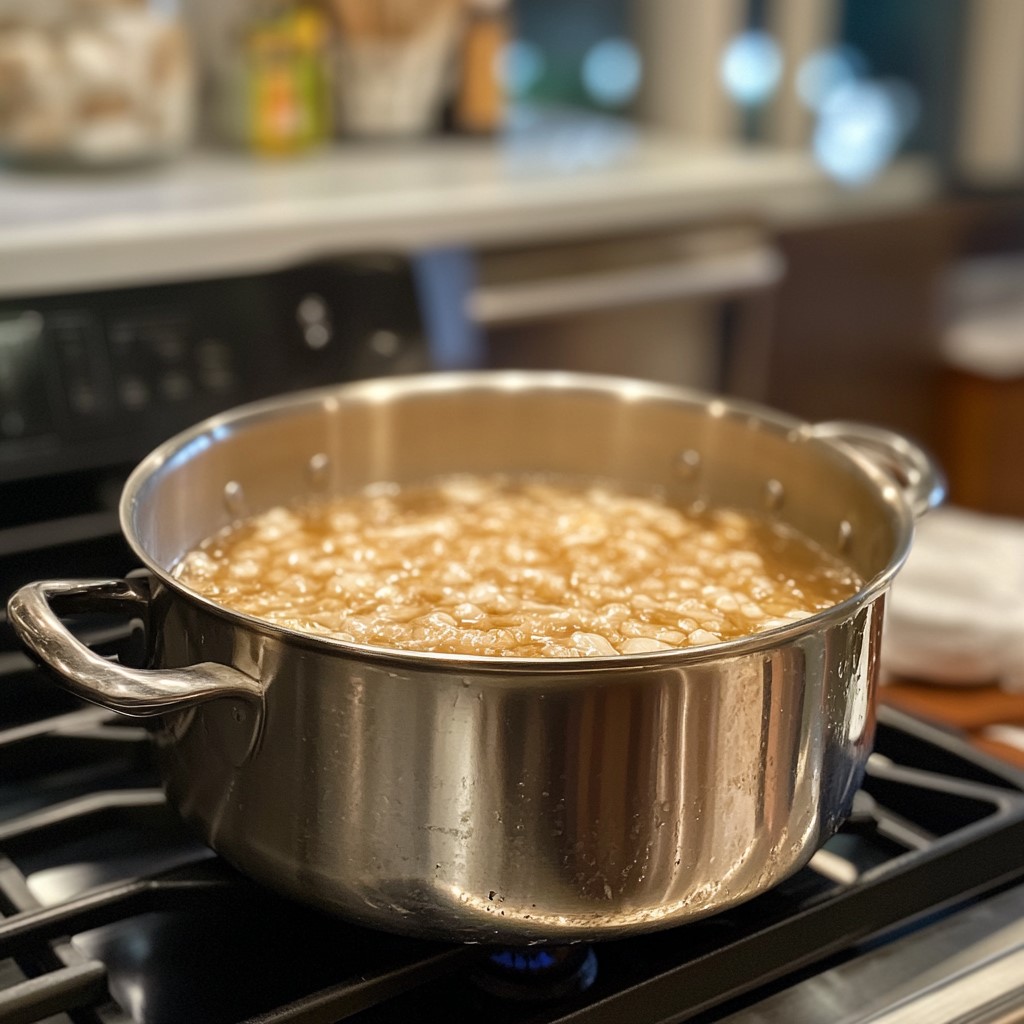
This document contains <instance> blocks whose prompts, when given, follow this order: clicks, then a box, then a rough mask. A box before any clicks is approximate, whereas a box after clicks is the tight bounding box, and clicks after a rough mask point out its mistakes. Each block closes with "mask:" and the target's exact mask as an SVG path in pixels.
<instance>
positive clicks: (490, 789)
mask: <svg viewBox="0 0 1024 1024" xmlns="http://www.w3.org/2000/svg"><path fill="white" fill-rule="evenodd" d="M154 609H155V610H156V611H157V613H158V615H159V616H160V617H162V620H163V621H162V624H161V627H160V628H159V629H158V630H156V631H155V635H156V636H159V637H161V638H163V639H162V642H161V647H160V649H159V650H158V651H156V652H155V654H154V657H155V659H156V660H157V661H158V662H159V663H161V664H164V665H175V664H179V663H181V664H187V663H190V662H194V661H195V660H196V658H197V655H198V646H199V645H198V643H197V640H199V639H200V638H201V641H202V649H203V655H204V657H206V658H213V659H214V660H216V659H218V658H220V657H223V658H224V659H225V660H233V661H234V663H235V664H236V665H238V666H239V667H241V668H243V669H245V667H246V664H247V663H248V667H249V669H250V671H252V672H253V674H254V675H255V674H258V675H259V676H260V678H262V679H263V680H265V682H266V702H265V720H264V721H263V722H262V723H261V724H260V726H259V729H260V733H261V735H260V737H259V738H258V739H256V740H255V741H254V737H253V735H252V731H253V729H254V727H255V725H254V723H253V721H252V718H251V716H249V717H247V716H246V715H245V714H244V713H241V710H244V709H241V710H240V709H239V707H238V705H237V702H235V703H232V702H226V701H216V702H212V703H210V704H208V705H205V706H203V707H199V708H196V709H195V710H194V711H189V712H188V713H186V714H187V717H186V716H169V717H168V719H167V720H166V723H165V727H164V733H163V742H161V744H160V746H161V748H162V750H163V758H164V768H165V774H166V777H167V780H168V788H169V791H170V794H171V799H172V800H173V801H174V803H175V804H176V805H177V806H178V807H179V808H180V809H181V811H182V813H183V814H185V816H186V817H189V818H191V819H193V820H194V821H196V823H197V824H198V825H199V827H200V829H201V830H202V831H203V832H204V834H205V835H206V836H207V837H208V838H209V840H210V842H211V844H212V845H213V846H214V847H215V848H216V849H217V850H218V851H219V852H220V853H222V854H223V855H224V856H225V857H227V858H228V859H229V860H231V861H232V862H234V863H235V864H236V866H238V867H239V868H240V869H241V870H243V871H245V872H247V873H249V874H251V875H253V876H254V877H256V878H259V879H261V880H263V881H265V882H267V883H268V884H271V885H274V886H275V887H277V888H279V889H283V890H284V891H285V892H287V893H289V894H290V895H292V896H295V897H298V898H299V899H303V900H306V901H309V902H312V903H315V904H317V905H319V906H321V907H324V908H325V909H330V910H332V911H334V912H337V913H341V914H343V915H345V916H347V917H351V918H354V919H358V920H361V921H363V922H364V923H367V924H370V925H373V926H376V927H380V928H384V929H386V930H390V931H403V930H408V931H410V932H414V933H415V934H417V935H428V936H433V937H436V938H439V939H445V940H464V941H490V942H499V941H500V942H523V941H540V940H545V941H573V940H579V939H584V938H594V937H600V938H611V937H614V936H615V935H617V934H625V933H626V932H629V931H635V930H637V928H642V929H654V928H660V927H668V926H671V925H673V924H676V923H679V922H680V921H681V920H684V919H685V920H690V919H692V918H694V917H695V916H700V915H704V914H709V913H713V912H715V911H718V910H720V909H722V908H724V907H726V906H729V905H731V904H733V903H736V902H740V901H742V900H744V899H746V898H749V897H750V896H751V895H753V894H755V893H756V892H759V891H761V890H763V889H764V888H766V887H767V886H769V885H771V884H774V883H775V882H777V881H779V880H780V879H781V878H783V877H784V876H785V875H787V874H789V873H791V872H792V871H794V870H795V869H796V868H798V867H799V866H801V865H802V864H803V863H805V862H806V860H807V859H808V858H809V857H810V856H811V854H812V853H813V851H814V850H815V849H816V847H817V846H818V845H820V843H821V842H823V841H824V839H825V838H826V837H827V836H828V835H829V834H831V832H832V831H834V829H835V828H836V827H837V826H838V823H839V822H840V821H841V820H842V819H843V818H844V817H845V816H846V815H847V814H848V812H849V808H850V804H851V801H852V798H853V793H854V792H855V790H856V788H857V786H858V784H859V782H860V778H861V775H862V772H863V765H864V762H865V760H866V757H867V753H868V751H869V749H870V743H871V740H872V737H873V712H872V710H871V709H872V707H873V699H872V698H873V689H874V685H875V676H876V674H877V665H876V664H875V659H874V658H873V657H872V658H869V657H867V656H866V652H868V651H869V650H870V649H873V648H872V644H873V642H874V644H875V645H876V644H877V632H878V629H879V626H880V620H881V610H882V599H881V598H877V599H876V600H875V601H874V602H871V603H869V604H866V605H865V606H864V607H863V608H861V609H860V611H859V612H858V613H857V614H856V615H854V616H851V617H850V618H848V619H845V620H842V621H841V622H838V623H836V624H834V625H832V626H831V627H829V628H828V629H827V630H824V631H819V632H817V633H814V634H811V635H808V636H804V637H801V638H798V639H796V640H793V641H792V642H790V643H787V644H782V645H777V646H774V647H772V648H770V649H768V650H766V651H763V652H758V653H750V654H745V655H740V656H736V657H732V658H728V659H717V660H714V659H710V658H709V662H708V664H707V665H706V666H705V665H702V664H699V663H698V664H695V665H692V666H686V667H665V668H664V669H663V670H660V671H653V670H652V668H651V667H650V666H648V667H646V668H645V669H643V670H642V671H630V670H629V669H628V668H627V669H624V670H623V671H622V672H621V673H613V672H607V671H606V672H604V673H600V674H598V673H594V672H588V671H587V670H586V666H585V664H582V665H581V667H580V669H579V670H578V671H577V670H575V669H570V670H566V669H565V666H564V665H563V666H560V669H559V671H558V672H557V673H556V672H554V671H553V672H551V673H548V674H544V673H538V672H536V671H535V670H534V671H531V672H530V673H529V674H524V675H522V676H519V675H516V674H515V673H511V672H509V671H508V666H507V665H506V666H504V667H503V671H502V673H500V674H495V673H489V672H484V671H479V670H469V671H463V672H451V671H447V672H438V671H431V669H430V667H429V666H424V665H415V664H410V665H408V666H406V665H399V664H398V663H388V662H386V661H380V660H374V659H372V658H370V659H357V658H353V659H351V660H350V661H349V662H348V663H347V664H346V665H345V667H344V669H343V670H342V671H339V664H338V661H337V659H336V658H332V657H331V655H330V654H329V653H324V654H321V653H319V652H317V651H316V650H314V649H311V648H307V647H303V646H302V645H294V644H291V643H289V642H287V641H285V640H282V639H281V638H278V637H271V636H259V635H255V634H252V633H249V632H246V634H245V636H244V638H238V637H233V636H232V629H233V627H232V625H231V623H230V622H228V621H226V620H218V619H217V618H216V617H215V616H212V615H211V614H210V613H209V612H207V611H206V610H205V609H200V608H197V607H196V606H193V605H189V604H187V603H186V602H183V601H181V600H180V598H177V597H176V596H175V595H174V594H173V593H172V592H170V591H169V590H163V591H162V592H160V593H158V595H157V598H156V600H155V601H154ZM221 647H222V648H223V650H218V648H221ZM240 648H244V651H241V650H240ZM242 654H244V656H240V655H242ZM851 694H860V695H862V697H861V711H860V712H859V713H856V714H855V713H853V712H852V711H851V696H850V695H851ZM229 705H230V706H229ZM158 738H159V737H158ZM239 751H242V752H246V751H249V753H248V754H245V756H243V758H242V759H241V760H239V757H238V752H239ZM232 752H234V753H232ZM406 921H407V922H409V924H408V928H406V927H405V926H404V924H403V922H406Z"/></svg>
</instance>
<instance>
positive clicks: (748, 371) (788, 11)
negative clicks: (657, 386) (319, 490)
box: [0, 0, 1024, 522]
mask: <svg viewBox="0 0 1024 1024" xmlns="http://www.w3.org/2000/svg"><path fill="white" fill-rule="evenodd" d="M0 153H2V162H0V482H2V483H3V484H5V485H6V484H9V483H11V482H16V481H21V480H26V479H29V478H32V479H35V480H42V479H50V480H54V481H57V480H60V481H61V484H60V493H61V494H62V495H65V496H66V495H67V494H68V493H69V489H68V488H67V486H66V475H67V474H75V473H82V472H86V471H88V472H89V473H90V474H91V475H90V476H89V478H88V479H89V480H90V481H94V480H95V479H101V480H108V478H109V480H110V481H113V480H115V479H116V478H117V476H118V473H120V472H122V470H123V468H124V467H126V466H128V465H130V464H131V463H132V462H133V461H134V460H135V459H137V458H138V457H139V456H140V455H141V454H143V453H144V452H145V451H146V450H147V449H148V447H150V446H151V445H152V444H154V443H156V442H157V441H159V440H160V439H162V438H163V437H165V436H167V435H169V434H170V433H172V432H174V431H175V430H178V429H181V428H183V427H184V426H187V425H188V424H190V423H192V422H195V421H196V420H198V419H199V418H201V417H203V416H205V415H208V414H209V413H211V412H213V411H216V410H217V409H220V408H224V407H227V406H229V405H234V404H237V403H238V402H240V401H244V400H247V399H249V398H253V397H257V396H259V395H262V394H268V393H272V392H275V391H280V390H283V389H289V388H295V387H304V386H309V385H312V384H318V383H327V382H330V381H333V380H339V379H347V378H351V377H360V376H370V375H375V374H382V373H397V372H409V371H417V370H421V369H432V368H451V367H474V366H531V367H556V368H569V369H582V370H592V371H597V372H611V373H620V374H626V375H630V376H638V377H645V378H651V379H656V380H661V381H665V382H669V383H675V384H686V385H691V386H694V387H698V388H702V389H709V390H715V391H722V392H726V393H730V394H736V395H743V396H747V397H750V398H754V399H756V400H759V401H763V402H766V403H769V404H771V405H774V406H777V407H779V408H782V409H785V410H788V411H790V412H792V413H794V414H796V415H798V416H801V417H804V418H807V419H811V420H821V419H832V418H856V419H861V420H866V421H869V422H875V423H881V424H884V425H887V426H891V427H895V428H898V429H900V430H903V431H905V432H907V433H909V434H911V435H913V436H915V437H917V438H918V439H919V440H921V441H923V442H924V443H925V444H926V445H928V446H930V447H932V448H933V449H934V450H936V451H937V452H938V453H939V454H940V456H941V458H942V460H943V461H944V462H945V464H946V467H947V469H948V472H949V475H950V478H951V482H952V492H953V497H954V499H955V500H956V501H957V502H958V503H960V504H963V505H967V506H969V507H973V508H978V509H984V510H988V511H995V512H1008V513H1014V514H1022V513H1024V477H1022V476H1021V474H1019V473H1018V472H1017V470H1016V467H1017V466H1018V465H1019V464H1020V460H1021V455H1022V452H1021V447H1022V445H1024V440H1022V438H1024V403H1022V401H1021V398H1022V396H1024V383H1022V381H1024V330H1022V327H1024V298H1022V296H1024V287H1021V286H1022V285H1024V259H1022V246H1024V4H1022V3H1020V2H1019V0H895V2H890V3H885V4H882V3H878V2H875V0H716V2H715V3H714V4H707V3H698V2H696V0H694V2H690V0H291V2H289V0H220V2H218V3H208V2H203V0H181V2H176V0H0ZM55 486H56V485H55ZM105 486H107V485H105ZM113 487H114V485H113V483H110V484H109V486H108V490H111V491H112V490H113ZM40 500H44V499H40ZM61 500H62V501H66V500H68V499H67V498H66V497H63V498H62V499H61ZM12 515H15V517H16V519H17V521H18V522H20V521H21V518H24V516H25V515H26V514H25V513H22V512H18V513H16V514H15V513H12ZM19 517H20V518H19Z"/></svg>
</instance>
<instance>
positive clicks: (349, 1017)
mask: <svg viewBox="0 0 1024 1024" xmlns="http://www.w3.org/2000/svg"><path fill="white" fill-rule="evenodd" d="M98 640H99V644H100V647H101V649H103V650H106V651H108V652H109V651H112V650H114V649H115V648H117V647H118V646H119V645H120V644H121V642H122V641H123V637H119V636H117V635H115V634H114V633H110V632H108V634H107V635H105V636H101V637H99V638H98ZM42 676H43V670H41V669H36V668H33V667H31V666H30V665H29V663H28V662H27V661H26V660H25V659H23V658H22V657H21V656H20V655H19V654H17V653H14V652H9V653H6V654H0V681H2V683H3V685H4V687H5V693H6V694H7V700H5V702H4V705H3V709H2V710H0V904H2V907H0V909H2V912H3V914H4V920H2V921H0V1021H3V1022H14V1024H17V1022H23V1021H24V1022H30V1021H38V1020H42V1019H47V1021H48V1022H49V1021H50V1019H51V1018H52V1020H53V1022H54V1024H57V1022H59V1024H86V1022H89V1024H185V1022H188V1024H238V1022H242V1021H244V1022H247V1024H333V1022H336V1021H341V1020H346V1021H352V1022H355V1024H384V1022H388V1024H390V1022H394V1021H403V1022H410V1024H415V1022H416V1021H421V1020H422V1021H426V1020H433V1019H436V1018H437V1016H438V1015H440V1016H442V1017H444V1018H445V1019H449V1020H463V1019H465V1020H477V1019H487V1020H488V1021H489V1024H517V1022H530V1024H542V1022H544V1024H552V1022H556V1021H557V1022H572V1024H621V1022H623V1021H626V1020H628V1021H631V1022H635V1024H643V1022H652V1024H653V1022H667V1021H687V1020H699V1021H713V1020H715V1019H717V1018H718V1017H720V1016H721V1015H723V1014H725V1013H726V1012H727V1011H731V1010H734V1009H735V1008H736V1006H737V1005H742V999H743V998H744V997H745V996H746V997H748V998H750V997H752V996H751V995H750V994H753V993H756V994H757V995H758V997H760V995H761V994H763V993H764V992H766V991H769V990H770V989H771V986H772V985H773V984H775V985H777V984H778V983H779V980H780V979H792V978H793V977H796V976H798V975H799V973H800V972H801V971H806V970H808V969H810V968H815V969H816V968H817V967H819V966H821V965H824V964H826V963H829V962H835V960H836V958H837V957H843V956H849V955H851V954H852V952H853V951H855V950H858V949H859V950H863V948H864V947H865V945H866V944H868V943H871V942H881V941H885V936H886V934H887V933H892V932H893V931H894V930H896V929H906V928H908V927H913V926H914V923H915V922H919V921H920V920H921V919H923V918H925V917H933V916H934V915H936V914H939V913H942V912H944V911H947V910H948V909H950V908H951V907H953V906H957V905H961V904H963V903H964V902H966V901H969V900H971V899H973V898H976V897H978V896H979V895H981V894H984V893H987V892H991V891H994V890H996V889H998V888H999V887H1001V886H1004V885H1007V884H1009V883H1011V882H1013V881H1015V880H1017V879H1020V878H1022V877H1024V855H1022V851H1024V779H1022V777H1021V775H1020V773H1017V772H1015V771H1014V770H1013V769H1012V768H1010V767H1008V766H1004V765H1001V764H999V763H998V762H996V761H994V760H992V759H989V758H986V757H985V756H984V755H981V754H980V753H978V752H976V751H974V750H973V749H972V748H970V747H969V746H968V745H966V744H965V743H963V742H962V741H961V740H959V739H958V738H957V737H955V736H952V735H950V734H947V733H944V732H941V731H939V730H937V729H935V728H933V727H930V726H927V725H925V724H922V723H920V722H917V721H915V720H913V719H910V718H908V717H906V716H904V715H901V714H899V713H897V712H894V711H892V710H889V709H884V708H883V709H882V710H881V712H880V726H879V733H878V741H877V745H876V751H877V752H876V754H875V755H873V757H872V759H871V763H870V766H869V770H868V775H867V778H866V780H865V785H864V789H863V791H862V793H861V794H859V796H858V800H857V804H856V807H855V811H854V815H853V817H852V818H851V820H850V822H849V823H848V824H847V825H846V826H845V827H844V828H843V830H842V831H841V832H840V834H839V835H837V836H835V837H834V838H833V839H832V840H830V841H829V843H828V844H827V845H826V847H825V851H824V853H822V854H820V855H818V856H817V857H816V858H815V860H814V861H813V862H812V865H811V866H810V867H808V868H805V869H803V870H802V871H800V872H798V873H797V874H795V875H794V876H792V877H791V878H790V879H787V880H786V881H784V882H783V883H782V884H781V885H779V886H778V887H776V888H775V889H773V890H771V891H769V892H767V893H765V894H763V895H762V896H760V897H758V898H756V899H754V900H752V901H750V902H749V903H747V904H744V905H742V906H740V907H737V908H734V909H733V910H730V911H728V912H726V913H724V914H721V915H718V916H716V917H713V918H709V919H707V920H704V921H699V922H696V923H694V924H691V925H687V926H684V927H680V928H676V929H672V930H670V931H665V932H659V933H654V934H652V935H645V936H639V937H636V938H631V939H624V940H617V941H613V942H606V943H601V944H599V945H598V946H597V947H596V949H595V957H596V963H597V974H596V978H595V980H594V982H593V984H592V985H591V986H590V987H589V988H586V990H585V991H578V989H577V988H576V987H573V986H569V989H568V994H565V995H563V996H562V997H561V998H557V999H552V1000H548V1001H544V1000H538V1001H524V1000H521V999H507V998H502V997H501V996H500V995H495V994H494V992H493V990H489V987H488V986H485V985H480V984H477V983H475V982H474V978H475V977H477V976H478V975H479V972H480V971H481V969H482V968H483V966H484V964H485V962H486V960H487V957H488V956H489V955H490V953H491V951H489V950H486V949H483V948H481V947H473V946H445V945H442V944H436V943H426V942H420V941H416V940H412V939H406V938H399V937H395V936H388V935H383V934H381V933H377V932H372V931H369V930H366V929H363V928H360V927H357V926H354V925H351V924H348V923H346V922H342V921H338V920H336V919H333V918H330V917H327V916H325V915H322V914H319V913H317V912H316V911H314V910H310V909H309V908H304V907H300V906H297V905H296V904H294V903H292V902H290V901H287V900H285V899H283V898H280V897H277V896H276V895H274V894H273V893H270V892H268V891H267V890H265V889H263V888H261V887H260V886H258V885H256V884H255V883H252V882H250V881H248V880H247V879H246V878H244V877H242V876H241V875H239V874H237V873H236V872H235V871H233V870H232V869H231V868H230V867H228V866H227V865H226V864H224V862H223V861H221V860H220V859H219V858H217V857H216V856H214V855H213V854H212V853H211V852H210V851H209V850H208V849H207V848H206V847H205V846H203V845H202V844H201V843H200V842H199V841H198V840H197V839H196V838H195V837H194V836H193V835H192V834H191V833H190V832H189V830H188V829H186V828H185V826H184V825H182V824H181V823H180V822H179V820H178V819H177V817H176V816H175V815H174V814H173V812H172V811H171V810H170V809H169V808H168V807H167V805H166V803H165V801H164V798H163V794H162V791H161V790H160V789H159V783H158V779H157V776H156V774H155V770H154V767H153V764H152V761H151V757H150V748H149V743H148V739H147V736H146V734H145V731H144V730H142V729H140V728H137V727H136V726H134V725H131V724H127V725H126V724H124V721H125V720H123V719H118V718H116V716H113V715H111V714H110V713H109V712H106V711H103V710H100V709H94V708H91V707H85V706H83V705H81V704H79V703H77V702H76V701H74V700H73V699H72V698H70V697H67V696H66V695H64V694H63V693H61V692H60V691H58V690H57V689H56V688H55V687H53V686H51V685H50V684H49V683H48V682H47V681H46V680H44V679H43V678H42ZM32 708H35V711H34V712H33V711H31V710H29V709H32ZM69 936H73V938H69ZM738 1000H740V1002H739V1003H738V1002H737V1001H738Z"/></svg>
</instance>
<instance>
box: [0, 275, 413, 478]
mask: <svg viewBox="0 0 1024 1024" xmlns="http://www.w3.org/2000/svg"><path fill="white" fill-rule="evenodd" d="M429 365H430V359H429V354H428V347H427V343H426V340H425V338H424V334H423V328H422V324H421V320H420V316H419V311H418V304H417V302H416V296H415V289H414V285H413V277H412V272H411V270H410V268H409V265H408V263H407V262H406V261H405V260H402V259H400V258H396V257H391V256H379V257H376V256H367V257H361V258H348V259H344V260H329V261H323V262H319V263H314V264H308V265H304V266H301V267H296V268H293V269H290V270H287V271H281V272H277V273H272V274H266V275H260V276H253V277H245V278H231V279H220V280H211V281H200V282H195V283H189V284H175V285H161V286H156V287H150V288H133V289H126V290H119V291H109V292H92V293H83V294H80V295H73V296H46V297H40V298H38V299H35V300H26V301H21V302H11V301H7V300H5V301H3V302H0V481H3V480H12V479H18V478H21V477H27V476H36V475H40V474H48V473H55V472H63V471H66V470H70V469H80V468H87V467H92V466H102V465H115V464H119V463H125V462H132V461H134V460H136V459H138V458H140V457H141V456H142V455H144V454H145V453H146V452H147V451H148V450H149V449H150V448H152V447H153V446H154V445H155V444H158V443H159V442H160V441H161V440H163V439H165V438H167V437H169V436H170V435H172V434H174V433H175V432H177V431H179V430H182V429H184V428H185V427H187V426H189V425H191V424H193V423H195V422H197V421H198V420H201V419H203V418H204V417H206V416H210V415H213V414H214V413H216V412H219V411H221V410H224V409H227V408H230V407H231V406H234V405H238V404H239V403H241V402H246V401H250V400H252V399H255V398H260V397H264V396H266V395H271V394H276V393H280V392H284V391H291V390H295V389H298V388H306V387H316V386H320V385H324V384H330V383H332V382H335V381H342V380H351V379H355V378H359V377H372V376H381V375H384V374H392V373H412V372H418V371H421V370H425V369H428V368H429Z"/></svg>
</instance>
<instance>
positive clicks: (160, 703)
mask: <svg viewBox="0 0 1024 1024" xmlns="http://www.w3.org/2000/svg"><path fill="white" fill-rule="evenodd" d="M149 597H150V595H149V586H148V584H147V582H146V581H145V580H144V579H127V580H42V581H40V582H38V583H29V584H28V585H27V586H24V587H22V588H21V589H20V590H17V591H15V593H14V594H13V595H12V596H11V598H10V600H9V601H8V603H7V617H8V620H9V621H10V623H11V625H12V626H13V627H14V630H15V632H16V633H17V634H18V636H19V638H20V639H21V641H22V643H24V644H25V646H26V647H27V648H28V650H29V652H30V653H31V654H32V655H33V657H34V658H36V659H37V660H38V661H40V662H42V663H43V664H44V665H47V666H49V667H50V668H51V669H53V670H54V671H55V672H56V673H57V675H58V676H59V677H60V682H61V683H62V684H63V685H64V686H65V687H66V688H67V689H68V690H70V691H71V692H72V693H73V694H75V695H76V696H77V697H81V698H83V699H84V700H88V701H91V702H92V703H94V704H99V705H100V706H101V707H105V708H110V709H111V710H112V711H119V712H121V713H122V714H125V715H132V716H134V717H139V718H148V717H150V716H153V715H161V714H164V713H165V712H167V711H180V710H183V709H185V708H189V707H192V706H194V705H196V704H201V703H203V702H205V701H208V700H214V699H216V698H220V697H229V698H230V697H234V698H239V697H241V698H247V699H249V700H258V701H261V700H262V695H263V690H262V687H261V686H260V684H259V682H258V681H257V680H255V679H253V678H252V677H251V676H247V675H246V674H245V673H244V672H240V671H239V670H238V669H235V668H231V667H229V666H227V665H217V664H214V663H212V662H204V663H202V664H199V665H189V666H187V667H185V668H164V669H137V668H129V667H128V666H126V665H120V664H118V663H117V662H116V661H108V660H107V659H106V658H104V657H102V656H101V655H99V654H97V653H96V652H95V651H92V650H90V649H89V648H88V647H86V645H85V644H83V643H82V642H81V641H80V640H79V639H77V637H75V636H74V635H73V634H72V633H71V632H70V630H68V628H67V627H66V626H65V625H64V623H62V622H61V620H60V619H59V618H58V616H57V613H56V612H55V611H54V608H53V607H52V606H53V605H57V606H59V607H60V608H61V609H62V610H63V611H65V612H67V613H71V614H74V613H77V612H100V611H102V612H108V613H109V612H113V613H118V614H129V615H131V616H133V617H138V616H142V615H144V614H145V612H146V610H147V608H148V606H149Z"/></svg>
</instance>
